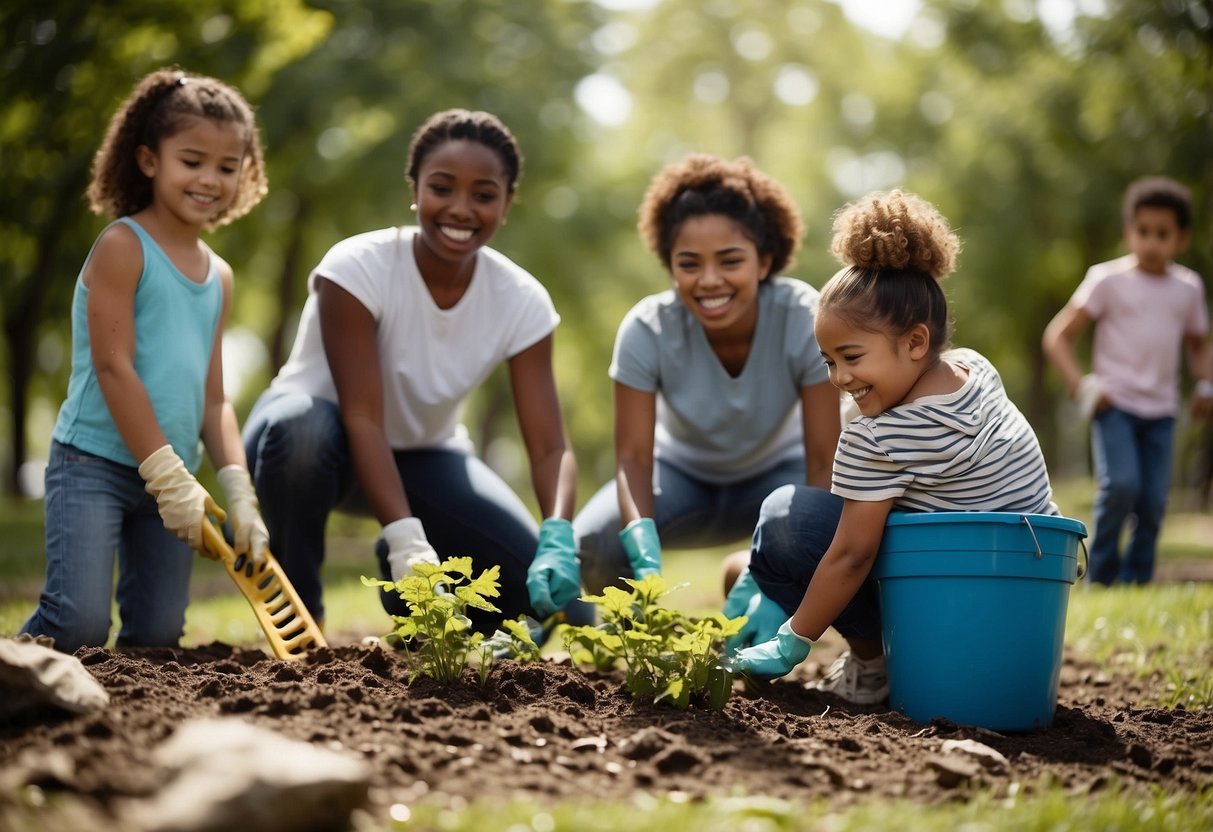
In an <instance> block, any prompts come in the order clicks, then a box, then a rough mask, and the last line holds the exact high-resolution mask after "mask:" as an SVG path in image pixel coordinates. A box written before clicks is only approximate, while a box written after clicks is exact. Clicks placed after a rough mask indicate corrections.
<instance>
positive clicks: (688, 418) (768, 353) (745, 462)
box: [610, 277, 828, 483]
mask: <svg viewBox="0 0 1213 832" xmlns="http://www.w3.org/2000/svg"><path fill="white" fill-rule="evenodd" d="M816 311H817V290H816V289H814V288H813V287H812V286H810V285H809V284H808V283H805V282H803V281H800V280H795V279H793V278H788V277H773V278H770V279H768V280H766V281H764V282H763V283H761V284H760V285H759V289H758V328H757V329H756V330H755V331H754V342H753V343H752V344H751V345H750V354H749V356H748V357H747V358H746V363H745V367H743V368H742V370H741V374H740V375H738V376H730V375H729V374H728V372H727V371H726V370H725V369H724V365H722V364H721V363H720V359H719V358H717V357H716V353H715V352H713V351H712V346H711V344H709V343H708V338H707V335H706V333H704V331H703V325H702V324H701V323H699V320H698V319H697V318H696V317H695V316H694V315H693V314H691V312H690V311H689V310H688V309H687V308H686V307H685V306H683V305H682V301H680V300H679V299H678V296H677V294H676V293H675V292H674V291H673V290H667V291H665V292H662V293H660V294H657V295H650V296H649V297H647V298H644V299H643V300H641V301H640V302H639V303H638V304H636V305H635V306H634V307H632V309H631V311H629V312H628V314H627V315H626V316H625V317H624V319H623V322H622V323H621V324H620V325H619V332H618V334H617V335H616V338H615V352H614V356H613V357H612V360H611V367H610V375H611V378H613V379H614V380H615V381H617V382H619V383H620V384H624V385H627V386H628V387H631V388H633V389H636V390H642V391H644V392H646V393H657V394H658V395H657V426H656V431H655V434H654V439H653V442H654V450H653V453H654V455H655V456H657V457H658V458H660V459H663V460H665V461H666V462H668V463H670V464H672V465H675V466H677V467H678V468H681V469H682V470H684V471H686V472H688V473H690V474H692V475H694V476H697V477H699V478H701V479H703V480H704V481H705V482H711V483H730V482H737V481H740V480H743V479H746V478H748V477H751V476H754V475H756V474H758V473H761V472H762V471H765V470H767V469H769V468H771V467H772V466H774V465H776V464H778V463H780V462H783V461H784V460H787V459H791V458H794V457H797V456H803V455H804V438H803V437H804V431H803V429H802V427H801V415H800V394H801V388H804V387H811V386H813V385H814V384H818V383H820V382H823V381H826V380H827V378H828V373H827V370H826V365H825V362H824V361H823V360H822V358H821V350H820V349H819V348H818V346H817V339H816V338H815V337H814V335H813V316H814V315H815V314H816Z"/></svg>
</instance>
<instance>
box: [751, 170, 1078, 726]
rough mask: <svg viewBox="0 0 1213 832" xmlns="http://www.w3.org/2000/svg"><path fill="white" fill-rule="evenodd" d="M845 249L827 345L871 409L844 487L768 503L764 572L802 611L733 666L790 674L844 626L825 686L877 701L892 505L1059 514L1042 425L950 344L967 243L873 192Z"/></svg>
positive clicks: (832, 287) (852, 426) (841, 448)
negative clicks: (952, 295)
mask: <svg viewBox="0 0 1213 832" xmlns="http://www.w3.org/2000/svg"><path fill="white" fill-rule="evenodd" d="M832 248H833V251H834V254H835V255H836V256H837V257H838V258H839V260H841V261H842V263H843V264H844V265H845V268H844V269H843V270H842V271H840V272H839V273H838V274H836V275H834V277H832V278H831V279H830V281H829V282H828V283H826V285H825V287H824V288H823V289H822V290H821V301H820V304H819V306H818V310H817V324H816V332H817V341H818V343H819V344H820V345H821V354H822V355H823V356H824V357H825V363H826V365H827V366H828V367H829V372H830V381H831V382H833V383H834V384H835V385H836V386H837V387H838V388H839V389H840V390H842V391H844V392H845V393H848V394H849V395H850V396H851V397H852V399H853V400H854V402H855V405H856V406H857V407H858V409H859V411H860V413H861V414H862V415H860V416H859V417H857V418H855V419H853V420H852V421H850V422H849V423H848V424H847V425H846V426H845V427H844V428H843V431H842V436H841V437H839V440H838V452H837V455H836V456H835V458H834V471H833V485H832V487H831V491H829V492H827V491H824V490H822V489H816V488H806V487H804V486H786V487H784V488H781V489H779V490H777V491H775V492H774V493H772V494H771V496H770V497H768V498H767V500H766V502H764V503H763V506H762V516H761V519H760V520H759V521H758V527H757V529H756V530H755V532H754V553H753V556H752V558H751V561H750V571H751V573H752V574H753V576H754V580H755V581H756V583H757V584H758V587H759V589H761V590H762V592H763V593H765V594H766V595H767V596H768V597H770V598H771V599H773V600H774V601H775V602H777V603H778V604H779V605H780V606H781V607H782V608H783V609H784V610H785V611H786V613H787V614H788V615H790V616H791V617H790V618H788V619H787V620H786V621H785V622H784V623H783V624H782V625H781V626H780V627H779V629H778V632H777V634H776V635H775V637H774V638H773V639H771V640H770V641H767V642H765V643H762V644H758V645H755V646H754V647H750V648H748V649H746V650H742V651H740V652H739V653H737V654H736V655H735V656H734V657H732V658H731V659H730V664H731V666H732V668H733V669H734V670H736V671H737V672H746V673H750V674H753V675H754V676H761V677H774V676H783V675H785V674H787V673H788V672H790V671H791V670H792V668H794V667H795V666H796V665H797V664H799V663H800V662H802V661H803V660H804V659H805V658H806V657H807V656H808V654H809V647H810V645H811V644H812V642H813V641H815V640H817V639H818V638H820V637H821V635H822V633H824V632H825V630H826V629H827V628H828V627H830V626H833V627H834V628H835V629H836V630H837V631H838V633H839V634H840V635H842V636H843V637H844V638H845V639H846V641H847V643H848V645H849V648H850V649H849V650H848V651H847V652H845V653H843V655H842V656H841V657H839V659H838V660H837V661H836V662H835V663H834V664H833V665H832V666H831V667H830V669H829V670H828V671H827V672H826V675H825V678H824V679H822V680H820V681H817V682H815V683H813V684H812V685H811V687H813V688H815V689H817V690H822V691H828V692H830V693H834V694H836V695H838V696H840V697H842V698H843V699H846V700H848V701H850V702H855V703H858V704H874V703H877V702H880V701H881V700H883V699H884V698H885V697H886V696H887V695H888V677H887V674H886V671H885V660H884V652H883V648H882V644H881V619H880V604H879V600H878V598H877V589H876V583H875V581H874V580H872V579H871V578H870V577H869V575H870V573H871V570H872V566H873V564H874V563H875V561H876V554H877V551H878V550H879V549H880V543H881V540H882V539H883V537H884V529H885V521H886V520H887V519H888V516H889V512H891V511H894V510H897V511H1009V512H1017V513H1022V514H1053V515H1056V514H1058V513H1059V512H1058V510H1057V507H1056V506H1055V505H1054V504H1053V502H1052V489H1051V488H1050V486H1049V476H1048V472H1047V471H1046V470H1045V462H1044V457H1043V455H1042V454H1041V451H1040V445H1039V443H1038V442H1037V440H1036V434H1035V433H1033V431H1032V427H1031V425H1029V424H1028V422H1027V420H1026V419H1025V418H1024V417H1023V414H1021V413H1020V412H1019V410H1018V409H1017V408H1016V407H1015V405H1014V404H1013V403H1012V402H1011V400H1010V399H1008V398H1007V394H1006V391H1005V390H1004V389H1003V386H1002V380H1001V379H1000V378H999V376H998V371H997V370H995V369H994V367H993V365H991V364H990V362H989V361H987V360H986V359H985V358H984V357H982V356H981V355H979V354H978V353H976V352H974V351H973V350H970V349H946V348H947V345H948V339H949V332H948V329H949V321H948V304H947V300H946V298H945V296H944V293H943V289H942V287H941V286H940V281H941V280H943V278H945V277H946V276H947V275H948V274H949V273H950V272H951V271H952V269H953V267H954V264H955V260H956V255H957V252H958V251H959V249H960V241H959V240H958V239H957V237H956V235H955V234H953V233H952V231H951V229H950V228H949V227H948V223H947V221H946V220H945V219H944V218H943V217H942V216H940V214H939V212H938V211H936V209H935V207H934V206H933V205H931V204H930V203H928V202H926V201H924V200H922V199H920V198H919V197H917V196H914V195H912V194H905V193H902V192H900V191H891V192H889V193H876V194H871V195H869V196H867V197H865V198H864V199H862V200H860V201H859V202H857V203H855V204H853V205H850V206H847V207H846V208H844V209H843V210H842V211H840V212H839V214H838V215H837V216H836V217H835V220H834V240H833V244H832Z"/></svg>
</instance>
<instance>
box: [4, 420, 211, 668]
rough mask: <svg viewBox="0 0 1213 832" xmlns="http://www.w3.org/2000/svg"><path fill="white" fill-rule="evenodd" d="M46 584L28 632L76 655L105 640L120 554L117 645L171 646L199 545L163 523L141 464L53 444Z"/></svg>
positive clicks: (182, 619)
mask: <svg viewBox="0 0 1213 832" xmlns="http://www.w3.org/2000/svg"><path fill="white" fill-rule="evenodd" d="M45 512H46V584H45V586H44V587H43V589H42V595H41V597H40V598H39V600H38V608H37V609H36V610H34V612H33V614H32V615H31V616H30V617H29V619H28V620H27V621H26V622H25V623H24V624H23V625H22V626H21V632H22V633H29V634H30V635H47V636H51V637H52V638H54V640H55V648H56V649H58V650H61V651H63V652H65V653H74V652H75V651H76V650H78V649H79V648H80V647H84V646H98V647H99V646H104V645H105V643H106V641H107V640H108V639H109V629H110V609H111V604H112V601H113V597H114V555H115V552H116V553H117V557H118V591H117V598H118V612H119V615H120V618H121V622H122V624H121V627H120V628H119V631H118V644H119V645H120V646H124V647H136V646H138V647H174V646H176V645H177V643H178V641H179V640H180V639H181V632H182V629H183V628H184V626H185V608H186V605H187V604H188V602H189V583H190V571H191V570H192V569H193V565H194V553H193V552H192V551H191V550H190V548H189V546H188V545H187V544H185V543H183V542H182V541H180V540H177V538H176V537H174V536H173V534H172V533H171V532H169V531H168V530H167V529H165V528H164V523H163V522H162V521H161V520H160V513H159V511H158V510H157V508H156V501H155V499H153V498H152V497H151V496H150V495H149V494H148V493H147V492H146V491H145V490H144V483H143V478H142V477H140V476H139V471H138V470H137V469H135V468H132V467H130V466H128V465H121V464H119V463H117V462H111V461H110V460H107V459H102V458H101V457H97V456H93V455H92V454H88V453H85V452H84V451H81V450H79V449H77V448H74V447H72V446H71V445H63V444H61V443H59V442H52V443H51V449H50V459H49V460H48V462H47V466H46V502H45Z"/></svg>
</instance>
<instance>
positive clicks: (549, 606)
mask: <svg viewBox="0 0 1213 832" xmlns="http://www.w3.org/2000/svg"><path fill="white" fill-rule="evenodd" d="M526 591H527V594H528V595H530V597H531V607H533V608H534V610H535V612H536V613H537V614H538V615H539V617H540V618H547V617H548V616H549V615H551V614H552V613H554V612H556V611H557V610H560V609H564V607H565V605H567V604H568V603H569V602H570V601H572V600H573V599H574V598H576V597H577V596H578V595H579V594H580V593H581V565H580V564H579V563H578V561H577V546H576V544H575V543H574V542H573V524H572V523H570V522H569V521H568V520H563V519H561V518H559V517H551V518H549V519H547V520H544V521H543V525H541V526H540V527H539V548H538V549H536V550H535V559H534V560H533V561H531V565H530V566H529V567H528V568H527V570H526Z"/></svg>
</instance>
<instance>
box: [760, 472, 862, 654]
mask: <svg viewBox="0 0 1213 832" xmlns="http://www.w3.org/2000/svg"><path fill="white" fill-rule="evenodd" d="M841 516H842V498H841V497H839V496H837V495H835V494H831V493H830V492H829V491H826V490H825V489H823V488H812V487H810V486H805V485H785V486H783V487H781V488H778V489H776V490H775V491H772V492H771V494H770V496H769V497H767V498H766V500H765V501H763V504H762V510H761V511H760V512H759V516H758V526H757V527H756V528H755V529H754V546H753V551H752V553H751V555H750V574H751V575H752V576H753V577H754V582H755V583H757V584H758V588H759V589H761V590H762V592H763V594H764V595H766V596H767V597H768V598H770V599H771V600H772V601H774V602H775V603H777V604H779V606H781V607H782V608H783V610H784V612H786V613H787V614H788V615H789V616H791V615H792V613H794V612H796V608H797V607H799V606H800V602H801V600H802V599H803V598H804V593H805V590H806V589H808V588H809V582H810V581H811V580H813V573H814V572H816V571H817V565H818V564H819V563H821V559H822V558H823V557H824V556H825V553H826V550H827V549H829V548H830V543H831V542H832V541H833V540H834V532H835V530H836V529H837V528H838V520H839V518H840V517H841ZM833 626H834V629H835V630H837V631H838V633H839V634H840V635H841V636H843V637H844V638H853V639H873V640H878V639H880V598H879V596H878V594H877V590H876V582H875V581H874V580H872V579H870V578H869V579H868V580H867V581H865V582H864V584H863V586H861V587H860V588H859V591H858V592H857V593H855V597H854V598H852V599H851V602H850V603H849V604H847V606H846V607H845V608H844V609H843V611H842V612H841V613H840V614H839V616H838V618H837V619H836V620H835V621H834V625H833Z"/></svg>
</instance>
